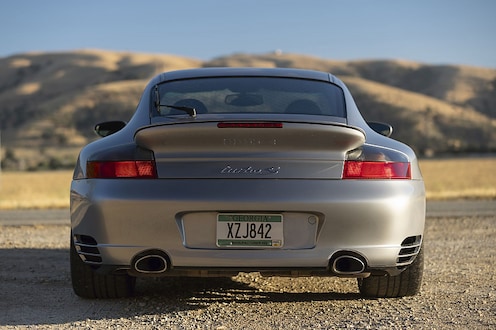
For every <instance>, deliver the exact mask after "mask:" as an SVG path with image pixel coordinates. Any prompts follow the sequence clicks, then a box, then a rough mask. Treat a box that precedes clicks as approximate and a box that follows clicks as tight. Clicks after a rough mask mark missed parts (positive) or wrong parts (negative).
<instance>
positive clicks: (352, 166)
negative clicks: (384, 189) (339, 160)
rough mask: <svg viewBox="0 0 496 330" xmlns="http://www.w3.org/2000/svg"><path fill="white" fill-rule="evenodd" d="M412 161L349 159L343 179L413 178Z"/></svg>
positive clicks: (346, 162) (345, 164)
mask: <svg viewBox="0 0 496 330" xmlns="http://www.w3.org/2000/svg"><path fill="white" fill-rule="evenodd" d="M411 177H412V176H411V171H410V163H407V162H371V161H354V160H347V161H345V162H344V170H343V179H411Z"/></svg>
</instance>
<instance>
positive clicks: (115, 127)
mask: <svg viewBox="0 0 496 330" xmlns="http://www.w3.org/2000/svg"><path fill="white" fill-rule="evenodd" d="M124 126H126V122H123V121H106V122H103V123H99V124H96V125H95V128H94V131H95V133H96V134H97V135H98V136H101V137H106V136H109V135H112V134H114V133H116V132H118V131H120V130H121V129H123V128H124Z"/></svg>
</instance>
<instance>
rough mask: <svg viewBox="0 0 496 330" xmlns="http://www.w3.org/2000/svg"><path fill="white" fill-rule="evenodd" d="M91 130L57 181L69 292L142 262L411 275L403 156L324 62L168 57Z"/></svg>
mask: <svg viewBox="0 0 496 330" xmlns="http://www.w3.org/2000/svg"><path fill="white" fill-rule="evenodd" d="M95 131H96V132H97V134H99V135H100V136H102V137H103V138H101V139H99V140H97V141H95V142H92V143H90V144H88V145H87V146H86V147H84V148H83V149H82V151H81V153H80V155H79V159H78V163H77V165H76V168H75V171H74V177H73V181H72V185H71V239H70V242H71V250H70V263H71V276H72V285H73V288H74V292H75V293H76V294H77V295H79V296H81V297H85V298H112V297H125V296H129V295H132V294H133V291H134V287H135V283H136V277H140V276H189V277H208V276H227V277H229V276H235V275H236V274H238V273H239V272H259V273H260V274H261V275H263V276H294V277H296V276H313V277H315V278H314V280H315V281H318V280H319V277H321V276H341V277H355V278H357V280H358V288H359V291H360V293H361V294H362V295H363V296H368V297H402V296H408V295H414V294H416V293H417V292H418V291H419V289H420V286H421V280H422V272H423V253H422V251H423V249H422V248H421V247H422V239H423V231H424V221H425V190H424V183H423V179H422V176H421V173H420V170H419V167H418V162H417V158H416V156H415V154H414V152H413V151H412V149H411V148H409V147H408V146H406V145H404V144H402V143H400V142H398V141H395V140H393V139H391V138H390V137H389V136H390V135H391V132H392V128H391V126H389V125H387V124H383V123H367V122H365V121H364V119H363V117H362V116H361V114H360V112H359V110H358V108H357V106H356V105H355V102H354V101H353V98H352V96H351V94H350V92H349V91H348V89H347V88H346V86H345V85H344V84H343V82H341V81H340V80H339V79H338V78H336V77H335V76H333V75H331V74H329V73H324V72H317V71H307V70H295V69H256V68H205V69H192V70H182V71H173V72H166V73H163V74H160V75H158V76H156V77H155V78H153V79H152V80H151V81H150V83H149V84H148V85H147V86H146V88H145V90H144V92H143V95H142V97H141V100H140V102H139V104H138V107H137V109H136V112H135V114H134V116H133V117H132V118H131V119H130V121H129V122H128V123H124V122H120V121H113V122H105V123H101V124H98V125H96V126H95ZM331 289H332V288H330V290H331Z"/></svg>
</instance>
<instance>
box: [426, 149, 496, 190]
mask: <svg viewBox="0 0 496 330" xmlns="http://www.w3.org/2000/svg"><path fill="white" fill-rule="evenodd" d="M420 168H421V170H422V174H423V176H424V180H425V187H426V190H427V198H428V199H457V198H490V199H496V172H495V169H496V158H495V157H492V158H463V159H457V158H453V159H435V160H434V159H433V160H422V161H421V162H420Z"/></svg>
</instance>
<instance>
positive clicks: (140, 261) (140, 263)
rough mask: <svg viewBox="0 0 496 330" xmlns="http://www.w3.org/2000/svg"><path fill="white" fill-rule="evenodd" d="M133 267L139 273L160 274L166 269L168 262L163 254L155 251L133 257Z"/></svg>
mask: <svg viewBox="0 0 496 330" xmlns="http://www.w3.org/2000/svg"><path fill="white" fill-rule="evenodd" d="M133 268H134V270H135V271H136V272H138V273H141V274H160V273H163V272H165V271H167V269H168V268H169V263H168V262H167V258H166V257H164V256H163V255H160V254H156V253H151V254H145V255H143V254H142V255H141V256H138V257H137V258H136V259H135V261H134V263H133Z"/></svg>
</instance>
